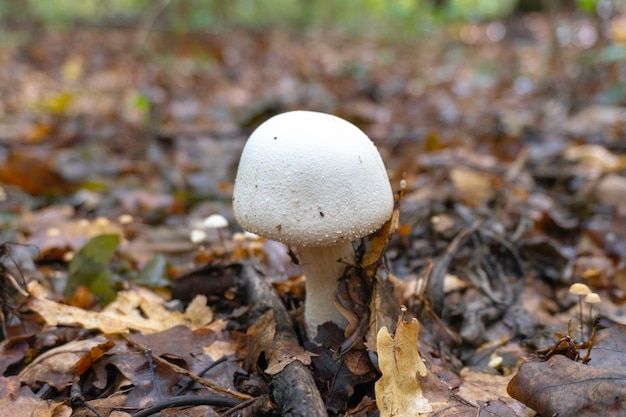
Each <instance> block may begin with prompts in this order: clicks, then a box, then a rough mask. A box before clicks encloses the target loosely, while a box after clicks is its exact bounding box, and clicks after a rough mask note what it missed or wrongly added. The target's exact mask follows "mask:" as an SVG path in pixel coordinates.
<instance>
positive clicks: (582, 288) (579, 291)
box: [569, 282, 591, 295]
mask: <svg viewBox="0 0 626 417" xmlns="http://www.w3.org/2000/svg"><path fill="white" fill-rule="evenodd" d="M569 292H570V294H574V295H587V294H589V293H590V292H591V290H590V289H589V287H588V286H586V285H585V284H581V283H579V282H577V283H575V284H572V285H571V286H570V287H569Z"/></svg>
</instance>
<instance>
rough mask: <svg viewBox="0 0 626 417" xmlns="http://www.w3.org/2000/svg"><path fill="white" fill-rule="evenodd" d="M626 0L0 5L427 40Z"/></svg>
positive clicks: (31, 12)
mask: <svg viewBox="0 0 626 417" xmlns="http://www.w3.org/2000/svg"><path fill="white" fill-rule="evenodd" d="M612 1H623V0H391V1H390V0H333V1H329V0H271V1H260V0H45V1H40V0H30V1H28V0H0V19H1V20H2V22H3V24H8V25H11V24H23V23H25V22H26V23H29V22H30V23H33V22H36V23H38V24H43V25H53V26H68V25H73V24H77V23H81V24H96V25H104V24H107V25H120V26H126V25H136V24H141V23H145V22H149V23H150V25H152V27H153V28H154V29H160V30H171V31H176V32H188V31H194V30H207V29H210V30H219V29H223V28H230V27H233V26H238V27H248V28H264V27H268V26H276V25H279V26H281V27H288V28H293V29H309V28H319V27H333V28H339V29H341V30H344V31H346V32H354V33H357V34H369V35H380V36H387V35H395V36H408V37H412V36H423V35H427V34H428V33H429V32H431V31H433V30H436V29H437V28H438V27H440V26H441V25H444V24H447V23H450V22H454V21H459V20H463V21H484V20H490V19H503V18H507V17H509V16H512V15H514V14H515V13H517V12H522V11H534V10H536V11H542V10H543V11H547V9H550V8H555V9H559V10H563V9H567V10H570V11H571V10H579V11H581V12H583V13H594V12H596V11H597V10H598V8H602V7H603V4H604V3H607V4H608V3H611V2H612Z"/></svg>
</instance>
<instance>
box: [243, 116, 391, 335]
mask: <svg viewBox="0 0 626 417" xmlns="http://www.w3.org/2000/svg"><path fill="white" fill-rule="evenodd" d="M233 209H234V214H235V218H236V219H237V221H238V222H239V224H240V225H241V226H242V227H243V228H244V229H245V230H248V231H250V232H253V233H256V234H258V235H260V236H263V237H266V238H269V239H273V240H277V241H280V242H283V243H285V244H287V245H289V246H291V247H293V248H294V249H295V250H296V252H297V254H298V258H299V260H300V264H301V266H302V269H303V272H304V274H305V276H306V286H307V293H306V300H305V321H306V324H307V333H308V335H309V337H310V338H312V339H313V338H314V337H315V335H316V334H317V328H318V326H319V325H321V324H323V323H325V322H327V321H331V322H334V323H336V324H337V325H339V326H340V327H341V328H345V327H346V324H347V322H346V320H345V318H344V317H343V316H342V315H341V314H340V313H339V311H338V310H337V308H336V307H335V294H336V289H337V280H338V279H339V278H340V277H341V276H342V275H343V272H344V271H345V268H346V264H353V263H354V251H353V247H352V243H351V241H352V240H354V239H357V238H360V237H363V236H366V235H368V234H370V233H372V232H374V231H375V230H377V229H379V228H380V227H381V226H382V225H383V224H384V223H385V221H387V220H388V219H389V217H390V216H391V213H392V211H393V194H392V191H391V186H390V184H389V178H388V177H387V172H386V170H385V166H384V164H383V161H382V159H381V157H380V154H379V153H378V150H377V149H376V147H375V146H374V144H373V143H372V141H371V140H370V139H369V138H368V137H367V135H365V133H363V132H362V131H361V130H360V129H359V128H357V127H356V126H354V125H353V124H351V123H349V122H347V121H345V120H343V119H340V118H338V117H335V116H332V115H329V114H324V113H317V112H310V111H293V112H288V113H283V114H280V115H278V116H275V117H273V118H271V119H269V120H267V121H266V122H265V123H263V124H262V125H261V126H259V127H258V128H257V129H256V130H255V131H254V132H253V133H252V135H251V136H250V138H249V139H248V141H247V143H246V145H245V147H244V150H243V153H242V155H241V160H240V162H239V169H238V172H237V178H236V180H235V188H234V195H233Z"/></svg>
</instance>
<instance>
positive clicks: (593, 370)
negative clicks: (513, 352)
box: [507, 326, 626, 417]
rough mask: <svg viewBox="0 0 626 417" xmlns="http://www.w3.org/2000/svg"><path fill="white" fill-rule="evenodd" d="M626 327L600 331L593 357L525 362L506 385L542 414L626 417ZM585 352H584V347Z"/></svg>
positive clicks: (557, 358) (552, 358)
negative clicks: (588, 359)
mask: <svg viewBox="0 0 626 417" xmlns="http://www.w3.org/2000/svg"><path fill="white" fill-rule="evenodd" d="M624 346H626V326H614V327H610V328H607V329H604V330H601V331H599V332H598V333H597V337H596V342H595V345H594V348H593V349H592V351H591V361H590V362H589V363H588V364H586V365H585V364H583V363H581V362H576V361H573V360H571V359H569V358H567V357H565V356H564V355H554V356H552V357H551V358H550V359H548V360H546V361H543V360H540V359H537V358H535V359H531V360H528V361H527V362H525V363H523V364H522V365H521V367H520V369H519V372H518V373H517V375H515V377H513V379H511V382H510V383H509V385H508V387H507V391H508V393H509V394H510V395H511V397H513V398H515V399H517V400H518V401H521V402H522V403H524V404H526V405H528V406H529V407H531V408H533V409H534V410H535V411H537V412H539V413H540V414H541V415H556V414H558V415H568V416H580V417H584V416H589V417H591V416H607V417H608V416H623V415H624V414H623V411H624V409H625V408H626V355H624ZM583 352H584V351H583Z"/></svg>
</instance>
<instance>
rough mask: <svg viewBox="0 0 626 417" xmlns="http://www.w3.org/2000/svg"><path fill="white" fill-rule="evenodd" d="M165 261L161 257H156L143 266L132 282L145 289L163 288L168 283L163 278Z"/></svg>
mask: <svg viewBox="0 0 626 417" xmlns="http://www.w3.org/2000/svg"><path fill="white" fill-rule="evenodd" d="M166 270H167V259H165V256H163V255H156V256H155V257H154V258H152V259H151V260H150V262H148V263H147V264H146V266H144V267H143V268H142V269H141V271H139V275H137V278H136V279H135V280H134V281H135V282H136V283H137V284H141V285H145V286H147V287H151V288H155V287H165V286H167V285H169V281H168V280H167V279H166V278H165V275H166Z"/></svg>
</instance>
